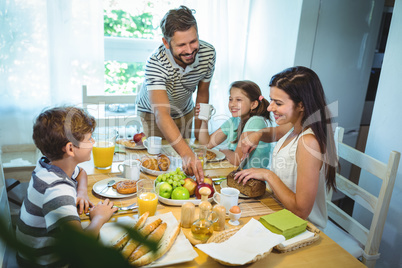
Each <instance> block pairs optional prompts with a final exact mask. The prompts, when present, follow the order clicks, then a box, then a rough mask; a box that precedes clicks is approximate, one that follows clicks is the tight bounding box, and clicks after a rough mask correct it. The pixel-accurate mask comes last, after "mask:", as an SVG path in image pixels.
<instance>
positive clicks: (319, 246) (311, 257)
mask: <svg viewBox="0 0 402 268" xmlns="http://www.w3.org/2000/svg"><path fill="white" fill-rule="evenodd" d="M169 150H171V148H169ZM170 153H171V151H170ZM146 156H148V154H147V151H146V150H139V149H137V150H130V149H127V148H124V147H123V146H120V147H116V150H115V155H114V161H113V164H112V166H111V168H109V169H106V170H101V169H97V168H95V167H94V164H93V161H92V160H90V161H87V162H83V163H81V164H79V166H81V167H82V168H84V169H85V170H86V172H87V174H88V196H89V199H90V201H91V202H92V203H94V204H97V203H98V202H99V201H101V200H103V199H105V198H106V197H104V196H101V195H98V194H96V193H95V192H94V190H93V186H94V184H96V183H97V182H100V181H103V180H107V179H110V178H116V177H117V178H120V177H121V176H122V175H121V171H120V170H119V165H120V164H121V163H122V162H123V161H124V160H125V159H132V158H139V159H141V157H146ZM235 168H236V167H235V166H233V165H231V164H230V163H229V162H228V161H227V160H225V159H222V160H221V161H217V162H211V163H207V164H206V165H205V166H204V173H205V174H206V175H208V176H210V177H212V178H223V177H226V176H227V175H228V174H229V173H230V172H231V171H233V170H234V169H235ZM140 178H149V179H152V180H155V179H156V176H154V175H151V174H147V173H144V172H141V174H140ZM215 189H216V191H218V192H219V191H220V189H221V187H220V185H215ZM112 201H113V202H114V205H116V206H127V205H130V204H133V203H135V202H136V201H137V197H136V195H134V196H129V197H120V198H112ZM243 201H247V199H242V198H239V203H241V202H243ZM258 202H259V204H258V205H261V206H264V208H265V209H266V210H262V212H261V211H260V213H258V211H257V212H255V215H253V212H254V211H251V212H250V213H248V214H247V213H245V214H244V216H243V213H242V217H241V218H240V227H242V226H244V225H245V224H246V223H247V222H249V221H250V219H252V218H254V219H256V220H258V219H259V218H260V217H261V216H263V215H264V214H267V213H269V211H271V212H275V211H279V210H281V209H283V206H282V205H281V204H280V202H279V201H278V200H277V199H276V198H275V196H274V195H273V194H272V193H271V192H268V191H267V192H266V193H265V195H263V196H262V197H259V198H258ZM169 212H171V213H172V214H173V215H174V217H175V218H176V219H177V221H178V222H179V223H180V217H181V206H171V205H166V204H164V203H159V204H158V208H157V212H156V215H162V214H165V213H169ZM242 212H243V210H242ZM128 213H129V214H128ZM130 213H131V214H136V213H137V212H136V211H134V212H133V211H129V212H123V213H121V214H120V213H117V214H115V215H114V216H112V218H113V217H125V216H128V215H130ZM111 220H112V219H111ZM81 221H82V222H85V221H89V218H88V217H85V215H83V216H82V218H81ZM228 221H229V219H226V222H225V230H230V229H231V228H236V227H235V226H232V225H230V224H228ZM237 228H238V227H237ZM181 232H184V233H186V235H188V230H187V229H185V228H181ZM214 233H215V232H214ZM194 250H195V251H196V253H197V254H198V256H197V257H195V258H194V259H193V260H191V261H187V262H183V263H177V264H173V265H169V266H168V267H208V268H209V267H224V265H222V264H220V263H219V262H217V261H216V260H214V259H213V258H211V257H210V256H208V255H207V254H205V253H204V252H203V251H201V250H200V249H198V248H197V247H195V246H194ZM246 266H247V267H323V266H325V267H337V268H338V267H342V268H346V267H365V266H364V265H363V264H362V263H361V262H360V261H359V260H357V259H356V258H355V257H353V256H352V255H351V254H349V253H348V252H347V251H346V250H345V249H343V248H342V247H341V246H339V245H338V244H337V243H336V242H334V241H333V240H332V239H331V238H329V237H328V236H327V235H326V234H325V233H323V232H320V233H319V238H318V240H317V241H315V242H314V243H312V244H310V245H307V246H305V247H301V248H298V249H296V250H293V251H290V252H285V253H281V252H280V251H277V250H275V249H274V250H272V251H271V253H270V254H268V255H267V256H266V257H264V258H263V259H260V260H258V261H256V262H253V263H251V264H247V265H246Z"/></svg>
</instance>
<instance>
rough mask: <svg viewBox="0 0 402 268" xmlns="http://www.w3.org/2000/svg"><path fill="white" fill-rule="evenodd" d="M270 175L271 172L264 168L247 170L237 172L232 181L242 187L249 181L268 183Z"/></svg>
mask: <svg viewBox="0 0 402 268" xmlns="http://www.w3.org/2000/svg"><path fill="white" fill-rule="evenodd" d="M270 173H272V171H271V170H269V169H265V168H249V169H243V170H241V171H239V172H237V173H236V175H235V177H234V179H235V180H238V183H243V185H244V184H246V182H247V181H248V180H249V179H256V180H260V181H268V178H269V175H270Z"/></svg>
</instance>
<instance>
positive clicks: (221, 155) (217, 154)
mask: <svg viewBox="0 0 402 268" xmlns="http://www.w3.org/2000/svg"><path fill="white" fill-rule="evenodd" d="M207 151H208V152H211V153H214V154H215V157H214V158H212V159H207V162H218V161H222V160H224V159H225V157H226V156H225V154H224V153H222V152H220V151H218V150H215V149H208V150H207Z"/></svg>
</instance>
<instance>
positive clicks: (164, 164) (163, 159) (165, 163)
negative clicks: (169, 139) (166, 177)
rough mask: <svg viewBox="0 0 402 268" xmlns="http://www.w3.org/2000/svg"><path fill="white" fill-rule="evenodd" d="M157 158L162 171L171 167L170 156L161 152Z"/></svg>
mask: <svg viewBox="0 0 402 268" xmlns="http://www.w3.org/2000/svg"><path fill="white" fill-rule="evenodd" d="M156 160H157V161H158V167H159V170H160V171H167V170H168V169H169V166H170V159H169V157H167V156H166V155H164V154H160V155H158V157H157V158H156Z"/></svg>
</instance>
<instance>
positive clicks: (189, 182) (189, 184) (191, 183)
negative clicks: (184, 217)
mask: <svg viewBox="0 0 402 268" xmlns="http://www.w3.org/2000/svg"><path fill="white" fill-rule="evenodd" d="M183 187H184V188H186V189H187V190H188V192H189V193H190V195H193V194H195V188H197V182H195V180H193V179H192V178H185V179H184V184H183Z"/></svg>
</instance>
